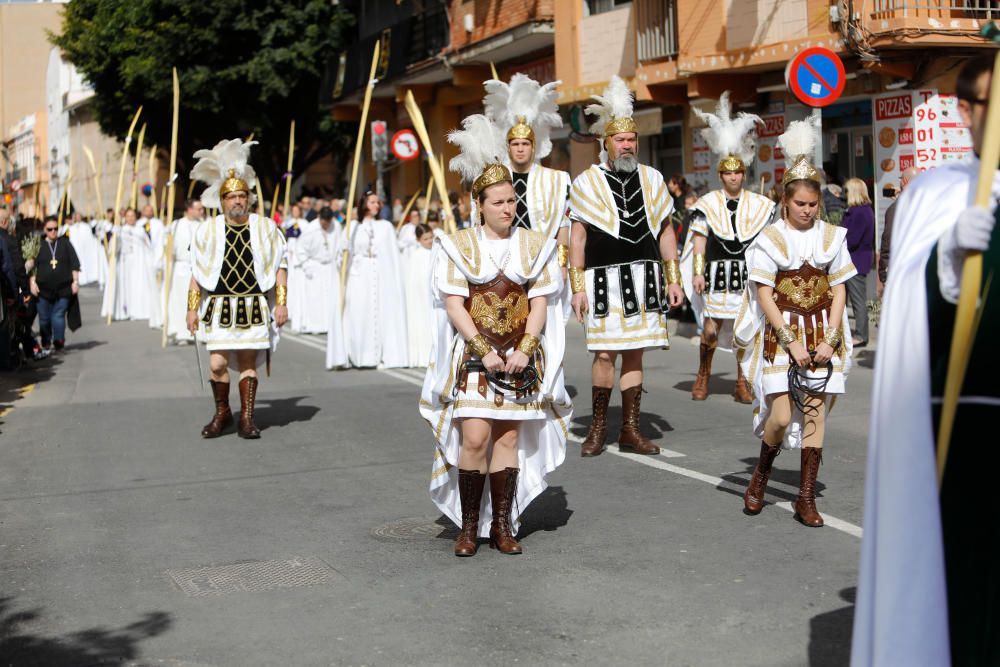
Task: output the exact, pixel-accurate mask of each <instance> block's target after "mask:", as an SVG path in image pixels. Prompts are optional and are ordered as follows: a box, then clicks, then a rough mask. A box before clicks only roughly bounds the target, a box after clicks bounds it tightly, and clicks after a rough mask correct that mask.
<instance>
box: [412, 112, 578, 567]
mask: <svg viewBox="0 0 1000 667" xmlns="http://www.w3.org/2000/svg"><path fill="white" fill-rule="evenodd" d="M463 127H464V128H465V129H464V130H461V131H456V132H452V133H451V135H449V137H448V138H449V141H451V142H452V143H454V144H457V145H458V146H459V147H460V148H461V153H460V155H459V156H457V157H455V158H454V159H453V160H452V161H451V168H452V169H453V170H455V171H458V172H460V173H461V174H462V176H463V178H464V179H465V180H466V181H467V182H471V183H472V197H473V199H474V200H475V202H476V206H477V212H476V216H477V218H478V220H476V221H475V222H474V224H473V225H472V226H471V227H469V228H467V229H462V230H459V231H458V232H455V233H454V234H452V235H450V236H446V235H444V234H441V235H438V237H437V238H436V239H435V241H434V250H433V255H432V259H431V264H432V269H431V271H432V277H431V289H432V290H433V292H434V311H433V314H432V316H431V317H432V322H433V327H434V329H433V343H432V347H431V360H430V363H429V364H428V368H427V375H426V376H425V379H424V386H423V391H422V393H421V400H420V414H421V415H422V416H423V417H424V419H426V420H427V421H428V423H429V424H430V426H431V428H432V429H433V432H434V437H435V440H436V449H435V452H434V465H433V472H432V474H431V486H430V491H431V497H432V498H433V500H434V502H435V504H436V505H437V506H438V507H439V508H440V510H441V511H442V512H444V513H445V514H446V515H447V516H448V517H449V518H450V519H451V520H452V521H454V522H455V523H456V524H457V525H459V526H461V532H460V533H459V535H458V538H457V539H456V541H455V549H454V550H455V555H456V556H472V555H475V553H476V551H477V549H478V542H477V538H478V537H487V536H488V537H489V539H490V546H491V547H493V548H496V549H498V550H499V551H500V552H501V553H504V554H519V553H521V551H522V547H521V545H520V543H518V542H517V540H516V539H515V538H516V535H517V529H518V522H519V517H520V514H521V513H522V512H523V511H524V510H525V508H527V506H528V505H529V504H530V503H531V501H532V500H534V498H536V497H537V496H538V494H540V493H541V492H542V491H543V490H544V489H545V487H546V483H545V476H546V475H547V474H548V473H550V472H551V471H552V470H554V469H555V468H556V467H557V466H558V465H559V464H560V463H562V461H563V459H564V458H565V454H566V438H567V434H568V431H567V428H568V426H569V420H570V418H571V415H572V404H571V402H570V398H569V395H568V394H567V392H566V387H565V384H564V381H563V373H562V359H563V353H564V345H563V335H562V329H563V323H562V321H561V320H557V321H555V322H553V321H552V318H550V317H549V316H548V313H549V312H551V309H550V308H549V304H548V301H549V299H550V298H554V297H555V296H556V294H557V293H558V291H559V289H560V285H561V281H560V279H559V265H558V263H557V259H556V242H555V239H553V238H546V237H545V236H543V235H542V234H541V233H539V232H535V231H532V230H530V229H525V228H522V227H517V226H514V225H513V221H514V215H515V211H516V208H517V198H516V195H515V194H514V187H513V185H512V182H511V176H510V172H509V171H508V170H507V168H506V167H505V166H504V165H503V164H500V163H499V162H500V159H501V156H502V155H503V152H504V150H505V149H504V143H505V142H504V136H503V134H502V133H501V131H500V130H499V129H498V128H496V127H495V126H494V125H493V124H492V123H491V122H490V120H489V119H488V118H486V117H485V116H483V115H475V116H469V117H468V118H466V119H465V120H464V121H463ZM491 442H492V448H490V447H489V445H490V443H491ZM487 480H489V493H488V494H487V495H486V497H485V498H483V490H484V488H485V486H486V482H487ZM481 513H482V515H483V521H482V524H480V515H481ZM487 522H488V523H487Z"/></svg>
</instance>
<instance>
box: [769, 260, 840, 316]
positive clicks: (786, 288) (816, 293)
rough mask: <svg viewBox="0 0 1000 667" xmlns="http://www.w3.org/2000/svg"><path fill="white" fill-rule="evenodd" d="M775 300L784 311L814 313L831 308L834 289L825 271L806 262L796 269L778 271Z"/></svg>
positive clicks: (775, 283)
mask: <svg viewBox="0 0 1000 667" xmlns="http://www.w3.org/2000/svg"><path fill="white" fill-rule="evenodd" d="M774 301H775V303H776V304H777V305H778V308H779V309H780V310H781V311H782V312H786V313H787V312H792V313H798V314H799V315H812V314H813V313H818V312H819V311H821V310H829V309H830V306H832V305H833V290H831V289H830V282H829V280H827V277H826V272H825V271H823V270H821V269H817V268H816V267H814V266H812V265H811V264H805V263H804V264H803V265H802V266H801V267H800V268H799V269H797V270H795V271H778V275H777V276H776V277H775V279H774Z"/></svg>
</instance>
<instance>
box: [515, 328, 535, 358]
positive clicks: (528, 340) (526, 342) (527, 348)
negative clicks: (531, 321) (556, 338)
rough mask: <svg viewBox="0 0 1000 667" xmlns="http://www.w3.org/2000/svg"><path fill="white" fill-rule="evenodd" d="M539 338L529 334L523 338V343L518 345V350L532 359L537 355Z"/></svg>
mask: <svg viewBox="0 0 1000 667" xmlns="http://www.w3.org/2000/svg"><path fill="white" fill-rule="evenodd" d="M539 342H540V341H539V340H538V336H532V335H531V334H529V333H526V334H524V335H523V336H521V342H520V343H518V344H517V349H518V350H519V351H521V352H524V353H525V354H526V355H527V356H528V358H529V359H530V358H531V357H532V356H534V354H535V350H537V349H538V344H539Z"/></svg>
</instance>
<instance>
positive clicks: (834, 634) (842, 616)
mask: <svg viewBox="0 0 1000 667" xmlns="http://www.w3.org/2000/svg"><path fill="white" fill-rule="evenodd" d="M857 592H858V589H857V588H845V589H843V590H842V591H840V599H841V600H843V601H844V602H848V603H850V606H849V607H843V608H841V609H835V610H834V611H828V612H826V613H824V614H819V615H817V616H813V617H812V618H811V619H809V667H841V666H842V665H846V664H848V663H849V662H850V661H851V630H852V626H853V624H854V598H855V596H856V595H857Z"/></svg>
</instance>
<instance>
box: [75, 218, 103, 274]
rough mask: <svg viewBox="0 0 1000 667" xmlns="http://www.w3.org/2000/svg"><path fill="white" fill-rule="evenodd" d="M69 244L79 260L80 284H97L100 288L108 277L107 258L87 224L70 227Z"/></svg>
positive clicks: (79, 223) (81, 223)
mask: <svg viewBox="0 0 1000 667" xmlns="http://www.w3.org/2000/svg"><path fill="white" fill-rule="evenodd" d="M69 242H70V243H72V244H73V250H75V251H76V256H77V257H78V258H79V259H80V284H81V285H89V284H91V283H97V284H98V285H100V286H101V287H102V288H103V287H104V280H105V278H106V277H107V275H108V257H107V255H105V254H104V248H103V246H102V245H101V242H100V241H99V240H98V239H97V237H95V236H94V230H93V229H92V228H91V226H90V223H89V222H76V223H73V224H72V225H70V229H69Z"/></svg>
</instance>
